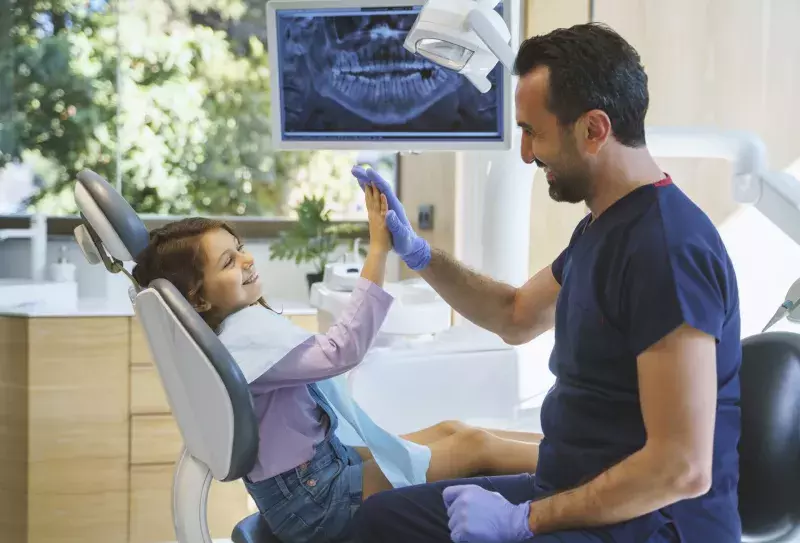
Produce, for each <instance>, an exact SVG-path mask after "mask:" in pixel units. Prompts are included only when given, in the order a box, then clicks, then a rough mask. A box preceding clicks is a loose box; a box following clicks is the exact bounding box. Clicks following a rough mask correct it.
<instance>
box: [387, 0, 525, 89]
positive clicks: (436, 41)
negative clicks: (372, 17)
mask: <svg viewBox="0 0 800 543" xmlns="http://www.w3.org/2000/svg"><path fill="white" fill-rule="evenodd" d="M498 3H499V0H428V3H427V4H425V7H424V8H422V12H421V13H420V14H419V17H418V18H417V21H416V23H415V24H414V27H413V28H412V29H411V31H410V32H409V33H408V36H407V37H406V41H405V43H404V44H403V45H404V46H405V48H406V49H408V50H409V51H411V52H412V53H416V54H419V55H422V56H423V57H425V58H427V59H428V60H430V61H432V62H435V63H436V64H439V65H440V66H443V67H445V68H447V69H450V70H454V71H456V72H459V73H461V74H462V75H464V77H466V78H467V79H469V81H470V82H471V83H472V84H473V85H475V87H476V88H477V89H478V90H479V91H481V92H482V93H485V92H489V91H490V90H491V88H492V83H491V82H490V81H489V79H488V78H487V75H488V74H489V72H490V71H491V70H492V69H493V68H494V67H495V65H496V64H497V61H498V60H499V61H500V63H501V64H502V65H503V66H504V67H505V68H506V69H507V70H508V71H509V72H511V71H513V66H514V58H515V53H514V51H513V50H512V49H511V46H510V45H509V41H510V40H511V32H510V31H509V30H508V27H507V26H506V22H505V21H504V20H503V17H502V16H501V15H500V14H499V13H497V12H496V11H495V7H496V6H497V4H498Z"/></svg>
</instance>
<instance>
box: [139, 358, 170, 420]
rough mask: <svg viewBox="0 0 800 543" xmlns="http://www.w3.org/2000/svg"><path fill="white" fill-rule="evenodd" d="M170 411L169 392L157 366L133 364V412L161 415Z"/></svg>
mask: <svg viewBox="0 0 800 543" xmlns="http://www.w3.org/2000/svg"><path fill="white" fill-rule="evenodd" d="M170 412H171V410H170V408H169V403H168V402H167V394H166V392H164V386H163V385H162V384H161V378H160V377H159V376H158V370H156V367H155V366H154V365H152V364H150V365H147V366H131V414H132V415H161V414H168V413H170Z"/></svg>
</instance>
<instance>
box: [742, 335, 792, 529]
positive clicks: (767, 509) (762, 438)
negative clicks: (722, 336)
mask: <svg viewBox="0 0 800 543" xmlns="http://www.w3.org/2000/svg"><path fill="white" fill-rule="evenodd" d="M740 375H741V391H742V437H741V441H740V443H739V454H740V469H739V513H740V515H741V518H742V528H743V531H744V533H745V534H746V535H758V534H767V533H771V532H773V531H775V530H780V529H781V527H782V526H786V524H787V522H789V523H791V522H794V521H795V515H796V513H797V512H798V503H800V500H798V495H800V493H798V492H797V488H798V486H797V485H798V482H799V481H798V479H800V478H799V477H798V471H800V470H799V469H798V468H800V335H798V334H793V333H788V332H771V333H766V334H758V335H755V336H752V337H749V338H746V339H745V340H743V341H742V369H741V374H740Z"/></svg>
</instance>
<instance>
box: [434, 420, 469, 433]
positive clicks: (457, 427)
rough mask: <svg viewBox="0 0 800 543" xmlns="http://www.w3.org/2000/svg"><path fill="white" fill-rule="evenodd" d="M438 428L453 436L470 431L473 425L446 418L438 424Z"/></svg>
mask: <svg viewBox="0 0 800 543" xmlns="http://www.w3.org/2000/svg"><path fill="white" fill-rule="evenodd" d="M436 429H437V430H439V431H441V432H442V433H443V434H445V435H448V436H452V435H456V434H461V433H463V432H466V431H469V430H470V429H472V427H471V426H469V425H467V424H464V423H463V422H461V421H458V420H446V421H443V422H440V423H439V424H437V425H436Z"/></svg>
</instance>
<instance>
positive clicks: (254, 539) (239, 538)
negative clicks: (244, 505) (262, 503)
mask: <svg viewBox="0 0 800 543" xmlns="http://www.w3.org/2000/svg"><path fill="white" fill-rule="evenodd" d="M231 541H233V543H281V542H280V541H279V540H278V538H276V537H275V536H274V535H273V534H272V532H270V530H269V526H267V523H266V522H265V521H264V518H263V517H262V516H261V515H260V514H258V513H256V514H255V515H250V516H249V517H247V518H246V519H244V520H242V521H241V522H239V524H237V525H236V527H235V528H234V529H233V533H232V534H231Z"/></svg>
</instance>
